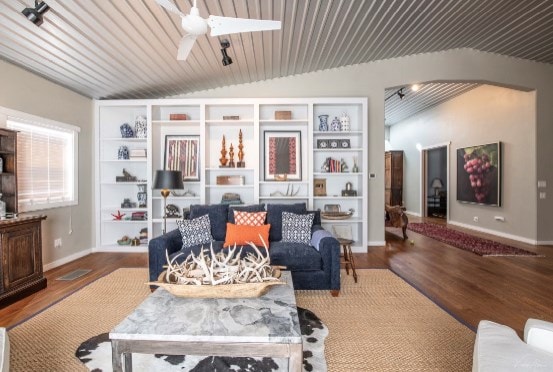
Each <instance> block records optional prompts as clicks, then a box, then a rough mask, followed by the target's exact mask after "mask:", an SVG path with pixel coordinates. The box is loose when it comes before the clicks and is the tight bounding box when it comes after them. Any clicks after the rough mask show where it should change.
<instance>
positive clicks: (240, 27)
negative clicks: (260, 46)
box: [156, 0, 281, 61]
mask: <svg viewBox="0 0 553 372" xmlns="http://www.w3.org/2000/svg"><path fill="white" fill-rule="evenodd" d="M156 2H157V3H158V4H159V5H161V6H162V7H164V8H165V9H167V10H168V11H169V12H171V13H175V14H178V15H179V16H180V17H181V20H182V28H183V29H184V31H186V35H184V36H183V38H182V39H181V41H180V43H179V51H178V53H177V59H178V60H181V61H184V60H186V58H187V57H188V54H190V50H192V47H193V46H194V42H195V41H196V38H197V37H198V36H201V35H203V34H206V33H207V26H209V27H210V28H211V36H218V35H226V34H236V33H240V32H252V31H268V30H280V27H281V26H280V21H266V20H259V19H247V18H232V17H218V16H214V15H210V16H209V18H207V19H205V18H202V17H200V11H199V10H198V8H197V7H196V0H194V6H193V7H192V8H191V9H190V14H184V13H182V12H181V11H180V10H179V9H178V8H177V6H176V5H175V4H174V3H173V2H172V1H171V0H156Z"/></svg>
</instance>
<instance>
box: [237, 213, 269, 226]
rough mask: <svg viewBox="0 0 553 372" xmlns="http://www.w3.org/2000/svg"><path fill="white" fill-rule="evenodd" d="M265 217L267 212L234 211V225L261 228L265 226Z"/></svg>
mask: <svg viewBox="0 0 553 372" xmlns="http://www.w3.org/2000/svg"><path fill="white" fill-rule="evenodd" d="M266 216H267V212H242V211H234V223H235V225H247V226H261V225H264V224H265V217H266ZM227 226H228V225H227Z"/></svg>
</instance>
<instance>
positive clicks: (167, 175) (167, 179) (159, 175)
mask: <svg viewBox="0 0 553 372" xmlns="http://www.w3.org/2000/svg"><path fill="white" fill-rule="evenodd" d="M154 189H158V190H161V196H163V233H164V234H165V233H166V232H167V197H168V196H169V192H170V190H182V189H184V184H183V182H182V172H181V171H170V170H157V171H156V176H155V178H154Z"/></svg>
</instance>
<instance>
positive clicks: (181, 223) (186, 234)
mask: <svg viewBox="0 0 553 372" xmlns="http://www.w3.org/2000/svg"><path fill="white" fill-rule="evenodd" d="M177 226H178V228H179V231H180V235H181V239H182V246H183V248H186V247H192V246H194V245H197V244H207V243H209V242H211V241H212V240H213V236H211V224H210V221H209V215H207V214H206V215H203V216H200V217H198V218H194V219H191V220H177Z"/></svg>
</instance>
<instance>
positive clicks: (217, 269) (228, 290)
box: [148, 243, 285, 298]
mask: <svg viewBox="0 0 553 372" xmlns="http://www.w3.org/2000/svg"><path fill="white" fill-rule="evenodd" d="M249 245H250V246H251V247H252V248H253V250H254V253H248V254H247V255H246V257H244V258H243V259H241V258H240V257H241V254H242V248H237V247H236V245H235V246H234V247H232V248H229V249H228V252H225V251H224V250H223V251H221V252H219V253H215V252H214V250H213V245H211V246H210V249H209V250H208V249H206V248H202V250H201V251H200V253H199V254H197V255H196V254H194V252H191V253H190V255H189V256H188V257H186V258H185V259H184V261H182V262H181V263H178V262H177V259H178V258H179V257H181V256H182V255H183V254H182V253H181V254H178V255H176V256H175V257H173V258H172V259H170V258H169V255H168V254H167V253H166V258H167V266H166V270H165V271H164V272H163V273H162V274H161V275H160V277H159V281H158V282H152V283H148V284H153V285H158V286H160V287H163V288H165V289H166V290H168V291H169V292H170V293H172V294H173V295H175V296H179V297H197V298H217V297H219V298H234V297H258V296H261V295H262V294H264V293H266V292H267V291H268V289H269V288H270V287H271V286H272V285H277V284H285V283H284V282H282V281H280V280H279V277H280V269H281V268H282V267H274V266H271V265H270V259H269V255H268V254H267V255H263V254H262V253H261V252H260V250H259V249H258V248H257V247H256V246H255V245H254V244H253V243H249Z"/></svg>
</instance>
